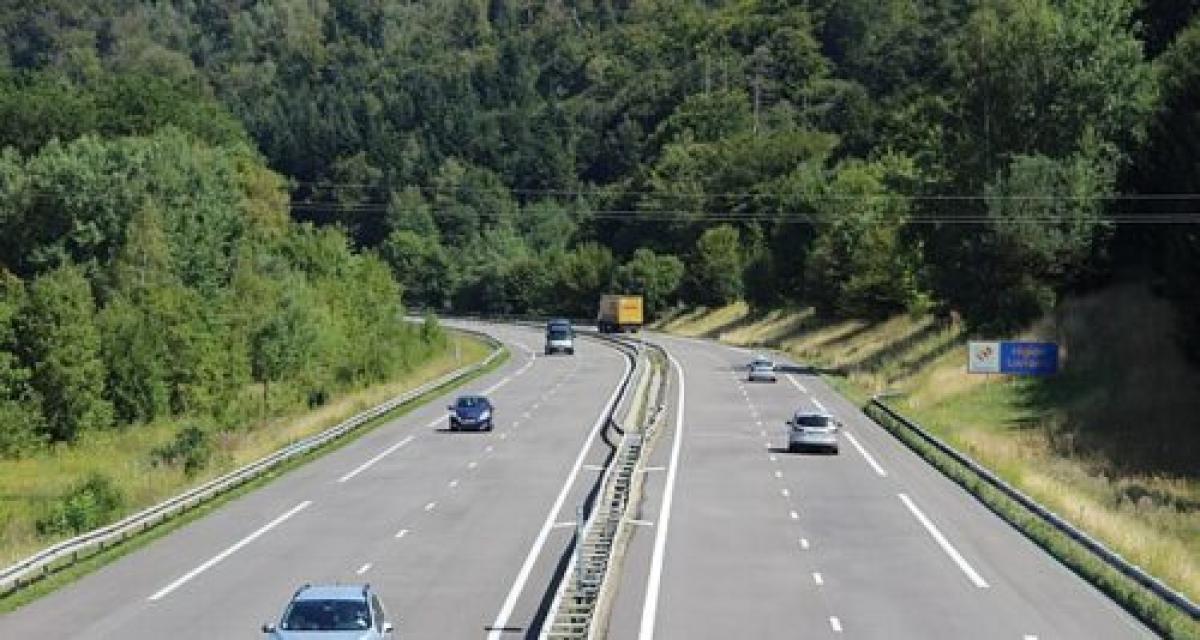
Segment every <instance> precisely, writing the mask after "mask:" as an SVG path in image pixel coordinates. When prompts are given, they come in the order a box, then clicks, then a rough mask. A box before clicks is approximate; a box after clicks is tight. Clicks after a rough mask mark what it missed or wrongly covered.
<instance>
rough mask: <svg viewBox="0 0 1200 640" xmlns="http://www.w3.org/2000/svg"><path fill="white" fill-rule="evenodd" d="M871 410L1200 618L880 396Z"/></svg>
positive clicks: (1198, 615) (1188, 604)
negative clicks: (892, 406) (905, 429)
mask: <svg viewBox="0 0 1200 640" xmlns="http://www.w3.org/2000/svg"><path fill="white" fill-rule="evenodd" d="M872 409H874V410H877V411H879V412H881V413H883V415H884V416H886V417H887V418H888V419H890V420H892V421H893V422H895V423H897V424H900V425H902V426H903V427H905V428H907V429H908V430H910V431H912V432H913V433H915V434H917V435H918V436H919V437H920V438H921V439H922V440H924V441H926V442H928V443H929V444H930V445H932V446H933V447H934V448H936V449H937V450H938V451H940V452H942V453H944V454H945V455H947V456H949V457H950V458H952V459H954V461H956V462H958V463H959V464H961V465H962V466H964V467H966V468H967V469H970V470H971V472H972V473H974V474H975V475H977V476H979V477H980V478H981V479H983V480H984V481H985V482H987V483H988V484H989V485H991V486H992V487H994V488H995V489H997V490H998V491H1000V492H1001V493H1003V494H1004V495H1006V496H1008V497H1009V498H1010V499H1012V500H1013V501H1015V502H1017V503H1018V504H1020V505H1021V506H1023V507H1025V508H1026V509H1028V510H1029V511H1031V512H1033V513H1034V514H1036V515H1037V516H1038V517H1039V518H1041V519H1042V520H1043V521H1044V522H1046V523H1047V524H1049V525H1051V526H1053V527H1054V528H1055V529H1058V530H1059V531H1061V532H1062V533H1064V534H1066V535H1067V536H1068V537H1069V538H1071V539H1072V540H1075V541H1076V542H1078V543H1079V544H1081V545H1083V546H1084V547H1085V548H1087V549H1088V550H1089V551H1091V552H1092V553H1093V554H1095V555H1096V556H1098V557H1099V558H1100V559H1101V560H1103V561H1104V562H1105V563H1106V564H1108V566H1110V567H1112V568H1113V569H1116V570H1117V571H1120V572H1121V573H1122V574H1124V575H1125V576H1126V577H1128V578H1130V579H1132V580H1133V581H1135V582H1137V583H1138V584H1140V585H1142V586H1143V587H1145V588H1146V589H1147V590H1149V591H1150V592H1152V593H1154V594H1155V595H1156V596H1158V597H1159V598H1162V599H1163V600H1164V601H1166V602H1167V603H1169V604H1171V605H1173V606H1174V607H1176V608H1177V609H1179V610H1180V611H1182V612H1184V613H1186V614H1188V615H1190V616H1191V617H1192V619H1193V620H1200V607H1197V606H1196V603H1194V602H1192V601H1191V600H1189V599H1188V598H1187V596H1185V595H1184V594H1182V593H1180V592H1179V591H1176V590H1174V589H1172V588H1171V587H1169V586H1167V585H1166V584H1164V583H1163V582H1162V581H1161V580H1159V579H1158V578H1155V577H1154V576H1152V575H1150V574H1149V573H1146V571H1144V570H1143V569H1142V568H1141V567H1139V566H1137V565H1135V564H1133V563H1131V562H1129V561H1128V560H1126V559H1125V558H1123V557H1121V555H1120V554H1118V553H1117V552H1115V551H1113V550H1111V549H1109V548H1108V547H1106V546H1104V544H1103V543H1101V542H1100V541H1098V540H1096V539H1095V538H1093V537H1091V536H1089V535H1088V534H1086V533H1084V532H1083V531H1080V530H1079V529H1077V528H1075V526H1074V525H1072V524H1071V523H1069V522H1067V521H1066V520H1064V519H1063V518H1061V517H1060V516H1059V515H1058V514H1056V513H1054V512H1053V511H1051V510H1049V509H1047V508H1046V507H1044V506H1042V505H1041V504H1039V503H1038V502H1037V501H1035V500H1034V499H1033V498H1030V497H1029V496H1027V495H1025V493H1023V492H1022V491H1020V490H1019V489H1017V488H1016V487H1013V486H1012V485H1010V484H1008V483H1007V482H1005V481H1004V480H1003V479H1001V478H1000V477H999V476H997V475H996V474H994V473H992V472H991V470H989V469H988V468H987V467H984V466H983V465H981V464H979V463H978V462H976V461H975V460H973V459H971V458H970V457H969V456H966V455H964V454H962V453H960V452H959V451H958V450H957V449H955V448H954V447H951V446H950V445H948V444H946V443H945V442H943V441H942V440H941V439H940V438H938V437H937V436H935V435H933V434H932V433H929V431H927V430H926V429H925V428H924V427H922V426H921V425H919V424H917V423H916V422H913V421H912V420H909V419H908V418H906V417H905V416H903V415H901V414H900V413H898V412H897V411H896V410H895V409H892V408H891V407H889V406H887V405H886V404H884V402H883V400H882V397H881V396H878V395H876V396H873V397H872V398H871V401H870V402H869V403H867V410H868V415H869V412H870V410H872Z"/></svg>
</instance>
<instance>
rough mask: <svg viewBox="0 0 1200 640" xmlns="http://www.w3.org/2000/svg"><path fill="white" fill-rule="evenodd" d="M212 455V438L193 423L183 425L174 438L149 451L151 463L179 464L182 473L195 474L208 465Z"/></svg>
mask: <svg viewBox="0 0 1200 640" xmlns="http://www.w3.org/2000/svg"><path fill="white" fill-rule="evenodd" d="M212 456H213V444H212V438H211V437H210V436H209V434H208V432H207V431H205V430H204V429H201V428H200V427H197V426H195V425H192V426H188V427H184V428H183V429H180V430H179V431H178V432H177V433H176V434H175V439H174V440H172V441H171V442H168V443H166V444H164V445H162V446H159V447H155V448H154V449H153V450H151V452H150V460H151V462H152V463H153V464H155V465H159V464H163V465H167V466H179V465H182V467H183V472H184V474H186V475H188V476H192V475H195V474H196V473H199V472H200V471H203V470H204V469H205V467H207V466H208V463H209V461H210V460H211V459H212Z"/></svg>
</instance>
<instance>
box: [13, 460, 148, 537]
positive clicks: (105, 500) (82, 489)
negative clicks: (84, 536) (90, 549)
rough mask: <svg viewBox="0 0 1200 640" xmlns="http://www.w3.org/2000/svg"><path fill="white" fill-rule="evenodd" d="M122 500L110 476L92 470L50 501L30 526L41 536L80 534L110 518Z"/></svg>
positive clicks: (123, 498)
mask: <svg viewBox="0 0 1200 640" xmlns="http://www.w3.org/2000/svg"><path fill="white" fill-rule="evenodd" d="M124 503H125V496H124V495H122V493H121V490H120V489H118V488H117V486H116V485H115V484H113V482H112V480H109V479H108V478H107V477H105V476H102V475H100V474H92V475H91V476H89V477H88V479H87V480H85V481H83V482H82V483H80V484H78V485H76V486H74V487H72V488H71V489H70V490H69V491H67V492H66V493H64V494H63V495H62V496H60V497H59V498H58V499H56V500H55V501H54V502H53V503H51V504H50V506H49V508H48V509H47V511H46V513H45V515H43V516H42V517H41V518H38V520H37V522H36V523H35V524H34V526H35V527H36V529H37V532H38V534H39V535H43V536H50V535H60V534H80V533H83V532H85V531H90V530H92V529H95V528H97V527H100V526H103V525H105V524H107V523H109V522H111V521H112V520H113V519H114V518H115V517H116V515H117V513H118V512H119V511H120V509H121V506H122V505H123V504H124Z"/></svg>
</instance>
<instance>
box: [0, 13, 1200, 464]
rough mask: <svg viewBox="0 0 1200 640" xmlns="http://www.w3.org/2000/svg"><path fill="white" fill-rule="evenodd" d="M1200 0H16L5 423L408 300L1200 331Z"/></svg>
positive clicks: (2, 77) (336, 377) (381, 361)
mask: <svg viewBox="0 0 1200 640" xmlns="http://www.w3.org/2000/svg"><path fill="white" fill-rule="evenodd" d="M35 4H36V6H32V5H35ZM1197 9H1200V1H1197V0H1189V1H1183V2H1181V1H1168V0H1144V1H1141V2H1137V1H1134V0H968V1H966V2H954V1H951V0H930V1H928V2H911V1H907V0H839V1H834V0H808V1H806V2H787V1H783V0H708V1H689V2H683V1H672V0H645V1H641V2H629V1H622V0H576V1H568V0H543V1H540V2H531V1H529V0H429V1H425V2H394V1H389V0H222V1H221V2H212V1H201V0H156V1H152V0H120V1H117V2H114V1H111V0H104V1H100V0H47V1H45V2H39V3H27V2H21V1H19V0H6V1H4V2H0V32H3V34H4V39H3V43H4V44H3V45H2V46H0V147H3V149H4V151H3V154H2V155H0V274H2V277H3V282H2V289H0V290H2V293H0V452H9V453H14V452H19V451H22V450H25V449H27V448H28V447H31V446H37V443H38V442H45V441H64V440H70V439H71V438H72V437H73V436H74V434H75V433H77V432H78V431H79V430H83V429H90V428H103V427H106V426H110V425H113V424H117V423H122V424H128V423H136V422H138V421H145V420H150V419H153V418H154V417H156V416H159V415H163V414H172V413H180V412H192V411H196V412H200V413H202V414H205V415H212V416H216V419H227V418H224V417H222V413H223V412H225V413H228V412H230V411H233V412H235V413H236V412H238V411H240V412H242V413H243V414H245V413H246V412H248V411H252V407H250V406H247V404H246V402H245V401H242V402H230V399H231V398H239V397H241V396H239V393H240V390H241V389H242V387H244V386H245V385H247V384H251V383H255V384H258V385H260V386H261V388H262V391H263V394H264V398H266V397H267V393H268V390H269V388H270V385H271V384H272V383H274V382H277V381H282V380H289V381H293V382H294V383H295V384H296V385H298V386H297V388H301V389H303V390H305V393H308V394H310V395H311V396H312V397H313V398H317V399H319V398H320V397H321V396H322V394H325V393H328V392H329V390H332V389H336V388H339V386H342V385H347V384H351V383H353V382H354V381H357V380H370V379H381V378H383V377H386V376H387V375H389V374H390V373H391V372H393V371H394V370H395V368H396V367H404V366H406V363H412V362H415V361H417V360H419V359H420V358H421V357H423V355H424V354H427V353H428V352H429V350H430V349H432V348H434V347H433V346H431V345H433V344H434V343H436V342H437V336H436V335H434V334H436V331H433V330H426V331H425V332H424V333H420V332H419V331H418V330H417V329H408V328H406V327H405V326H404V325H403V324H402V323H400V322H399V321H398V318H399V317H400V314H401V310H402V307H401V300H403V304H404V307H403V308H407V309H422V310H432V311H446V310H451V311H455V312H484V313H518V314H544V313H554V314H568V315H572V316H589V315H592V314H593V313H594V304H595V300H596V299H597V297H598V295H599V294H600V293H601V292H605V291H629V292H639V293H642V294H643V295H645V297H646V302H647V306H648V308H649V310H650V312H651V313H652V314H653V313H660V312H662V311H664V310H666V309H668V308H671V307H673V306H675V305H678V304H690V305H710V306H711V305H721V304H725V303H728V302H731V301H734V300H738V299H744V300H746V301H747V302H748V303H749V304H750V305H751V307H753V308H756V309H769V308H775V307H780V306H813V307H815V308H816V309H817V310H818V311H819V312H820V313H821V314H823V315H825V316H829V317H862V318H882V317H887V316H889V315H893V314H896V313H903V312H911V313H935V314H939V315H943V316H949V315H951V314H953V315H954V316H956V317H959V318H962V320H963V321H964V322H965V323H966V324H967V326H968V327H970V328H971V330H972V331H975V332H992V333H996V332H1005V331H1011V330H1014V329H1017V328H1020V327H1022V326H1025V325H1026V324H1027V323H1029V322H1030V321H1032V320H1033V319H1035V318H1037V317H1039V316H1041V315H1043V314H1045V313H1047V312H1049V311H1051V310H1053V309H1054V308H1055V305H1056V304H1057V303H1058V302H1059V301H1060V300H1061V299H1062V298H1063V296H1065V295H1068V294H1071V293H1078V292H1086V291H1088V290H1090V289H1094V288H1097V287H1101V286H1104V285H1105V284H1107V283H1111V282H1113V281H1116V280H1126V279H1136V280H1141V281H1145V282H1148V283H1150V285H1151V286H1152V287H1153V290H1154V291H1155V292H1156V294H1157V295H1159V296H1162V297H1164V298H1167V299H1169V300H1172V301H1173V302H1174V303H1175V306H1176V309H1177V310H1178V313H1179V315H1180V320H1181V323H1182V324H1181V325H1180V326H1182V327H1184V331H1182V332H1181V336H1180V340H1181V342H1182V346H1183V347H1184V348H1187V349H1190V351H1191V353H1193V354H1195V355H1197V356H1200V291H1198V290H1197V288H1196V287H1195V283H1196V282H1198V281H1200V226H1198V223H1200V209H1198V208H1197V206H1198V204H1200V161H1198V157H1200V156H1197V152H1196V149H1198V148H1200V62H1198V61H1200V19H1198V18H1196V14H1197ZM230 345H235V346H236V348H231V347H230ZM228 419H232V418H228Z"/></svg>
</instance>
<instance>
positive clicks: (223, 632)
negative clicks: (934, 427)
mask: <svg viewBox="0 0 1200 640" xmlns="http://www.w3.org/2000/svg"><path fill="white" fill-rule="evenodd" d="M481 326H482V328H486V329H487V330H488V331H490V332H491V333H493V334H494V335H496V337H498V338H500V339H501V340H503V341H504V342H505V343H506V344H507V345H508V347H509V349H510V350H511V352H512V354H513V357H512V358H511V359H510V360H509V361H508V362H507V363H505V365H504V366H503V367H501V368H500V369H499V370H497V371H495V372H493V373H491V374H489V375H487V376H485V377H483V378H480V379H478V380H476V381H474V382H473V383H471V384H470V385H468V386H467V387H466V388H465V389H463V390H462V391H464V392H465V391H480V392H484V393H487V394H488V395H489V396H490V397H491V398H492V399H493V400H494V402H495V403H496V405H497V407H498V409H497V422H496V431H495V432H493V433H448V432H446V431H444V427H445V413H446V412H445V405H446V404H447V403H448V401H449V400H450V398H451V397H452V396H453V395H456V393H450V394H447V395H446V396H445V397H443V398H440V399H436V400H434V401H432V402H431V403H429V404H428V405H426V406H424V407H421V408H420V409H417V410H415V411H413V412H412V413H410V414H408V415H406V416H404V417H402V418H399V419H396V420H394V421H392V422H390V423H389V424H386V425H384V426H382V427H380V428H377V429H376V430H374V431H372V432H370V433H369V434H366V435H365V436H363V437H362V438H360V439H358V440H356V441H354V442H352V443H350V444H348V445H347V446H345V447H342V448H340V449H338V450H336V451H333V452H331V453H329V454H327V455H325V456H323V457H321V458H319V459H316V460H314V461H312V462H310V463H308V464H306V465H304V466H303V467H300V468H298V469H296V470H293V471H291V472H289V473H287V474H285V475H284V476H282V477H280V478H278V479H276V480H275V481H274V482H271V483H270V484H268V485H266V486H264V487H262V488H260V489H258V490H256V491H254V492H251V493H248V494H246V495H244V496H241V497H239V498H237V499H235V500H232V501H230V502H229V503H228V504H226V505H224V506H223V507H222V508H220V509H218V510H216V511H214V512H213V513H211V514H209V515H207V516H206V517H204V518H201V519H198V520H196V521H195V522H192V523H190V524H188V525H186V526H184V527H181V528H180V529H178V530H176V531H174V532H172V533H171V534H169V535H166V536H164V537H162V538H161V539H158V540H155V541H153V542H151V543H149V544H148V545H146V546H145V547H144V548H142V549H140V550H137V551H135V552H133V553H131V554H129V555H127V556H125V557H124V558H122V559H120V560H117V561H115V562H113V563H112V564H110V565H108V566H106V567H104V568H102V569H100V570H98V571H96V572H95V573H92V574H90V575H88V576H86V577H84V578H82V579H80V580H79V581H77V582H76V583H74V584H72V585H70V586H68V587H65V588H63V589H61V590H59V591H57V592H55V593H53V594H51V595H49V596H47V597H45V598H43V599H41V600H38V601H36V602H34V603H32V604H30V605H28V606H26V607H24V608H22V609H19V610H17V611H14V612H12V613H9V614H6V615H4V616H0V638H5V639H7V638H17V639H24V638H43V637H53V638H84V639H109V638H120V639H132V640H141V639H149V638H162V637H170V638H182V639H188V638H197V639H212V638H235V637H244V638H248V637H262V636H261V634H260V633H259V632H258V628H259V626H260V625H261V624H262V623H263V622H267V621H274V620H276V619H277V618H278V616H279V613H280V612H281V610H282V607H283V606H284V605H285V604H286V602H287V600H288V598H289V597H290V595H291V594H292V592H293V591H294V590H295V588H296V587H297V586H298V585H300V584H303V583H305V582H328V581H338V582H370V583H371V584H373V585H374V586H375V587H376V588H377V589H378V591H379V593H380V594H381V596H382V597H383V599H384V603H385V605H386V606H387V608H388V610H389V614H390V617H391V618H392V619H393V620H394V621H396V630H397V634H396V637H404V638H488V639H489V640H500V639H502V638H534V637H537V632H538V630H539V621H540V619H541V617H542V616H543V615H544V612H545V611H546V610H547V608H548V607H549V606H550V604H551V603H550V600H549V597H550V595H552V594H553V588H554V586H555V580H554V578H555V575H556V574H557V572H559V571H561V568H562V566H564V565H565V560H566V558H567V557H568V554H569V545H570V540H571V535H572V524H573V523H572V520H573V517H574V508H575V506H576V505H578V504H580V503H581V502H582V501H583V499H584V497H585V495H586V494H587V492H588V491H589V490H590V489H591V487H592V486H593V484H594V482H595V480H596V478H597V477H598V475H599V465H600V464H602V463H603V462H604V460H605V459H606V456H607V454H608V451H609V449H608V447H607V445H606V443H605V438H604V435H605V434H604V428H603V424H602V422H601V419H602V418H603V417H604V416H605V415H606V413H607V408H608V406H609V405H610V403H611V402H612V401H613V399H614V398H616V396H617V394H618V390H619V387H620V384H621V382H622V380H623V378H624V374H625V372H626V371H627V370H628V367H629V361H628V358H626V357H625V356H624V355H623V354H622V353H621V352H619V351H617V350H616V349H613V348H611V347H608V346H605V345H602V344H599V343H596V342H594V341H587V340H581V341H579V343H578V344H577V349H578V351H577V355H576V356H574V357H569V356H557V357H542V356H541V354H540V347H541V341H542V333H541V331H540V330H538V329H534V328H520V327H511V326H494V325H481ZM652 337H653V339H654V340H656V341H658V342H659V343H660V344H662V345H664V346H665V347H666V348H667V349H668V351H669V353H670V354H671V356H672V359H673V368H674V379H673V380H671V383H670V388H669V389H668V393H667V396H666V397H667V398H668V400H669V406H668V410H667V413H666V415H665V418H664V422H663V432H662V435H661V436H660V438H659V440H658V442H657V443H656V444H655V445H654V448H653V450H652V452H651V455H650V459H649V460H647V461H646V462H645V465H644V468H643V469H642V472H643V473H645V474H646V495H645V499H644V501H643V504H642V505H641V509H640V512H639V513H638V514H636V520H637V521H638V524H637V525H636V526H635V533H634V535H633V538H632V540H631V541H630V545H629V547H628V552H627V554H626V557H625V558H624V561H623V562H622V563H621V567H620V571H619V573H618V574H617V579H616V580H615V581H614V582H612V583H611V584H610V587H611V588H615V589H616V596H615V601H614V605H613V611H612V617H611V620H610V626H609V632H608V636H607V637H609V638H613V639H620V640H625V639H636V640H650V639H651V638H660V639H663V640H668V639H669V640H675V639H706V638H714V639H723V638H756V639H772V638H796V637H806V638H808V637H812V638H839V637H851V638H986V639H990V638H997V639H1000V638H1003V639H1016V640H1029V639H1031V638H1035V639H1038V638H1040V639H1049V638H1088V639H1092V638H1096V639H1106V638H1143V637H1154V635H1153V634H1152V633H1151V632H1149V631H1148V630H1147V629H1146V628H1145V627H1143V626H1142V625H1141V624H1140V623H1138V622H1137V621H1136V620H1134V619H1133V618H1132V617H1131V616H1130V615H1128V614H1127V613H1126V612H1124V611H1123V610H1121V609H1120V608H1119V607H1117V606H1116V605H1115V604H1114V603H1112V602H1111V601H1110V600H1109V599H1108V598H1106V597H1105V596H1103V595H1102V594H1100V593H1099V592H1097V591H1096V590H1095V589H1093V588H1092V587H1091V586H1089V585H1087V584H1086V583H1084V582H1083V581H1082V580H1081V579H1079V578H1078V577H1077V576H1075V575H1074V574H1072V573H1071V572H1070V571H1069V570H1067V569H1065V568H1064V567H1062V566H1061V565H1059V564H1058V563H1057V562H1056V561H1054V560H1053V559H1052V558H1051V557H1050V556H1048V555H1047V554H1045V553H1044V552H1043V551H1041V550H1040V549H1039V548H1038V547H1036V546H1035V545H1033V544H1032V543H1031V542H1029V541H1028V540H1027V539H1026V538H1024V537H1023V536H1022V535H1021V534H1019V533H1018V532H1017V531H1015V530H1014V529H1012V528H1011V527H1010V526H1009V525H1008V524H1007V523H1005V522H1004V521H1002V520H1001V519H999V518H998V517H997V516H995V515H994V514H993V513H991V512H990V511H988V510H987V509H986V508H985V507H983V506H982V505H980V504H979V503H978V502H977V501H976V500H975V499H974V498H973V497H971V496H970V495H969V494H967V493H966V492H965V491H963V490H962V489H961V488H959V487H958V486H957V485H955V484H954V483H952V482H950V481H949V480H947V479H945V478H944V477H943V476H942V475H941V474H940V473H938V472H937V471H936V470H934V469H933V468H932V467H930V466H929V465H927V464H926V463H925V462H924V461H922V460H921V459H920V458H919V457H917V456H916V455H915V454H913V453H911V452H910V451H909V450H908V449H907V448H905V447H904V446H903V445H901V444H900V443H899V442H897V441H896V440H895V439H894V438H892V436H890V435H889V434H887V433H886V432H885V431H883V430H882V429H881V428H880V427H878V426H877V425H875V424H874V423H873V422H871V421H870V420H869V419H868V418H866V417H865V416H864V415H862V413H861V412H860V411H859V410H858V409H857V408H856V407H855V406H854V405H852V404H851V403H849V402H848V401H847V400H845V399H844V398H842V397H841V396H840V395H838V394H837V393H836V392H835V391H833V390H832V389H831V388H830V387H829V386H827V384H826V383H825V382H824V381H823V380H822V379H821V378H820V377H818V376H814V375H806V374H800V373H795V374H788V375H783V376H781V377H780V379H779V381H778V382H777V383H774V384H770V383H755V384H749V383H746V382H745V380H744V378H745V371H744V369H743V368H742V367H743V366H744V365H745V363H746V362H748V361H749V359H750V357H751V354H750V352H747V351H745V350H738V349H733V348H729V347H725V346H721V345H717V344H714V343H709V342H704V341H698V340H688V339H680V338H668V337H662V336H652ZM800 407H804V408H812V409H823V410H827V411H830V412H832V413H834V414H835V415H837V416H838V417H839V418H840V419H841V420H843V421H844V423H845V424H846V428H845V430H844V431H843V433H842V434H841V452H840V454H839V455H836V456H832V455H814V454H789V453H787V452H786V449H785V447H786V431H785V430H784V426H783V422H784V421H785V420H786V419H787V417H788V416H789V415H790V413H791V412H793V411H794V410H795V409H797V408H800Z"/></svg>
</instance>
